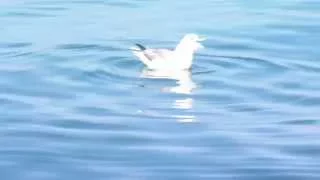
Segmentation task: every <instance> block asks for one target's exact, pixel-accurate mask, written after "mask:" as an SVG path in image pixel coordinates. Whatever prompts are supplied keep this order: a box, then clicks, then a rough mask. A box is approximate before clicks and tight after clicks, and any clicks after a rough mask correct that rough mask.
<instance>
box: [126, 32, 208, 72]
mask: <svg viewBox="0 0 320 180" xmlns="http://www.w3.org/2000/svg"><path fill="white" fill-rule="evenodd" d="M204 40H205V38H203V37H200V36H198V35H196V34H186V35H185V36H184V37H183V38H182V39H181V40H180V42H179V43H178V45H177V46H176V47H175V49H173V50H169V49H152V48H146V47H144V46H143V45H141V44H136V45H137V47H133V48H131V50H132V53H133V54H134V55H135V56H136V57H138V59H139V60H140V61H141V62H143V63H144V64H145V65H146V66H147V67H148V68H149V69H155V70H161V69H168V70H187V69H190V68H191V66H192V61H193V57H194V54H195V52H196V51H197V50H199V49H200V48H203V46H202V45H201V44H200V42H201V41H204Z"/></svg>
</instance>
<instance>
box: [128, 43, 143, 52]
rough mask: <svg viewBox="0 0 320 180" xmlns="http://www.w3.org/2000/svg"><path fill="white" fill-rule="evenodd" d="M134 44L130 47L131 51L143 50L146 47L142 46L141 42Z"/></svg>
mask: <svg viewBox="0 0 320 180" xmlns="http://www.w3.org/2000/svg"><path fill="white" fill-rule="evenodd" d="M135 45H136V46H134V47H131V48H130V49H131V50H132V51H144V50H146V49H147V48H146V47H144V46H143V45H141V44H138V43H136V44H135Z"/></svg>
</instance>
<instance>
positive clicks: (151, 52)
mask: <svg viewBox="0 0 320 180" xmlns="http://www.w3.org/2000/svg"><path fill="white" fill-rule="evenodd" d="M143 54H144V56H145V57H146V58H147V59H148V60H150V61H153V60H155V59H163V60H166V59H169V58H170V57H171V56H172V54H173V51H172V50H169V49H146V50H144V51H143Z"/></svg>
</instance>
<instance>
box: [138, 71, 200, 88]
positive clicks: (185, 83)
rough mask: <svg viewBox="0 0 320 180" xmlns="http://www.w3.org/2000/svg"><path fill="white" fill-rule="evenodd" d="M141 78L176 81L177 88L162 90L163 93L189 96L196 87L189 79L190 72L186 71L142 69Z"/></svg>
mask: <svg viewBox="0 0 320 180" xmlns="http://www.w3.org/2000/svg"><path fill="white" fill-rule="evenodd" d="M141 77H144V78H150V79H172V80H176V84H177V86H173V87H164V88H162V90H163V91H165V92H173V93H177V94H191V92H192V91H193V90H194V89H195V88H196V87H197V86H196V84H195V83H194V82H193V81H192V79H191V72H190V71H186V70H175V71H174V70H149V69H144V70H143V71H142V73H141Z"/></svg>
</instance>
